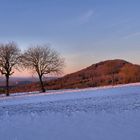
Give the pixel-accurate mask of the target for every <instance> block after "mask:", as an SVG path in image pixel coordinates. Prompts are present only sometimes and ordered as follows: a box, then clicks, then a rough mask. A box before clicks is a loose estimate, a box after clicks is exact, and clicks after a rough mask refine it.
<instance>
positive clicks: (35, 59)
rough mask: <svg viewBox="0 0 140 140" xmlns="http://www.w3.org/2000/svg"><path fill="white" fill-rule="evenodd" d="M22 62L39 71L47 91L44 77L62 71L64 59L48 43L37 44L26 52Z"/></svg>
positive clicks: (27, 67)
mask: <svg viewBox="0 0 140 140" xmlns="http://www.w3.org/2000/svg"><path fill="white" fill-rule="evenodd" d="M22 63H23V66H24V67H25V68H26V69H29V70H32V71H33V72H35V73H37V75H38V77H39V80H40V85H41V89H42V92H45V88H44V83H43V77H44V76H45V75H47V74H50V73H56V74H58V73H61V72H62V69H63V66H64V59H63V58H62V57H61V56H60V55H59V53H57V52H56V51H54V50H52V49H51V48H49V47H48V46H47V45H35V46H32V47H30V48H28V49H27V50H26V51H25V52H24V54H23V56H22Z"/></svg>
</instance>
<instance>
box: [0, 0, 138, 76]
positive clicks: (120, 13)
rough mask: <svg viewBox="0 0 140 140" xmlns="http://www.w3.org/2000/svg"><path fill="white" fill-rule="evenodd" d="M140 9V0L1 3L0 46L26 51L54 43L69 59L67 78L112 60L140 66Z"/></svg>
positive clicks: (11, 0)
mask: <svg viewBox="0 0 140 140" xmlns="http://www.w3.org/2000/svg"><path fill="white" fill-rule="evenodd" d="M139 7H140V1H139V0H0V42H1V43H5V42H9V41H15V42H16V43H17V44H18V46H19V47H20V48H21V49H22V50H25V49H27V48H28V47H29V46H30V45H33V44H48V45H49V46H50V47H51V48H53V49H55V50H56V51H58V52H59V53H60V54H61V55H62V56H63V57H64V58H65V63H66V64H65V68H64V74H68V73H71V72H75V71H77V70H80V69H82V68H85V67H87V66H90V65H91V64H93V63H97V62H100V61H104V60H108V59H125V60H127V61H130V62H132V63H136V64H140V61H139V60H140V8H139ZM16 75H18V76H23V75H30V74H29V73H28V74H27V72H18V73H16Z"/></svg>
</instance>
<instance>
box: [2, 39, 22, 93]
mask: <svg viewBox="0 0 140 140" xmlns="http://www.w3.org/2000/svg"><path fill="white" fill-rule="evenodd" d="M19 62H20V49H19V48H18V47H17V45H16V44H15V43H14V42H11V43H7V44H0V72H1V74H2V75H4V76H5V78H6V95H7V96H9V78H10V76H11V75H12V74H13V73H14V69H18V66H19Z"/></svg>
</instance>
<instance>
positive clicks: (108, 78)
mask: <svg viewBox="0 0 140 140" xmlns="http://www.w3.org/2000/svg"><path fill="white" fill-rule="evenodd" d="M134 82H140V66H139V65H135V64H132V63H130V62H127V61H125V60H120V59H115V60H107V61H103V62H99V63H96V64H93V65H91V66H89V67H87V68H85V69H82V70H80V71H78V72H75V73H71V74H68V75H65V76H64V77H61V78H58V79H54V80H51V81H49V82H45V87H46V89H49V90H52V89H70V88H72V89H73V88H87V87H97V86H105V85H116V84H126V83H134ZM39 89H40V85H39V83H34V84H27V85H23V86H17V87H16V88H14V89H12V92H21V91H35V90H39Z"/></svg>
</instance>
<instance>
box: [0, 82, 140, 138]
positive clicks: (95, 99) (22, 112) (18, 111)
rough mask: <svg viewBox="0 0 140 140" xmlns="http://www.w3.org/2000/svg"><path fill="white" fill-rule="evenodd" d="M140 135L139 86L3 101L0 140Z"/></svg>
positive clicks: (0, 105) (0, 110)
mask: <svg viewBox="0 0 140 140" xmlns="http://www.w3.org/2000/svg"><path fill="white" fill-rule="evenodd" d="M54 93H55V94H54ZM139 130H140V84H139V83H138V84H130V85H123V86H116V87H103V88H89V89H82V90H80V89H77V90H64V91H52V92H48V94H46V93H45V94H38V93H37V92H36V93H31V94H28V95H27V94H26V93H21V94H19V95H17V94H13V95H12V96H11V97H8V98H5V97H0V140H1V139H2V140H125V139H126V140H139V139H140V133H139Z"/></svg>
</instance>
